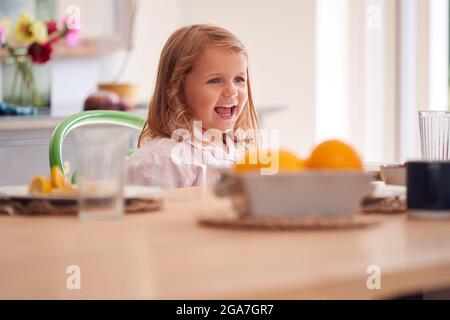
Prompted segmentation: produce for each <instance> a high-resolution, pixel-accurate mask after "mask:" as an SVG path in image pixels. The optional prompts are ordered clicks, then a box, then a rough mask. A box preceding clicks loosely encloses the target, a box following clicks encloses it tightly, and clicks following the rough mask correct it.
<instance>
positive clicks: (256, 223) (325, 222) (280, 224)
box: [197, 214, 382, 230]
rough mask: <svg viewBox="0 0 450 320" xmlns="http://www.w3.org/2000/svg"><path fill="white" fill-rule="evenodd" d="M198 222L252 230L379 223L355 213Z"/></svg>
mask: <svg viewBox="0 0 450 320" xmlns="http://www.w3.org/2000/svg"><path fill="white" fill-rule="evenodd" d="M197 221H198V223H199V224H200V225H202V226H205V227H216V228H225V229H252V230H344V229H363V228H368V227H373V226H376V225H379V224H381V222H382V220H381V219H380V218H376V217H369V216H362V215H356V216H354V217H348V218H330V217H304V218H285V217H248V216H247V217H239V216H238V215H236V214H215V215H208V216H202V217H199V218H198V219H197Z"/></svg>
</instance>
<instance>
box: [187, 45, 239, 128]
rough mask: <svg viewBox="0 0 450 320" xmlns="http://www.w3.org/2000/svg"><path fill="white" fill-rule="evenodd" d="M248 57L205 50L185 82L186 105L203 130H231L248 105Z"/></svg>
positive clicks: (214, 49)
mask: <svg viewBox="0 0 450 320" xmlns="http://www.w3.org/2000/svg"><path fill="white" fill-rule="evenodd" d="M247 97H248V92H247V58H246V57H245V56H244V55H243V54H241V53H236V52H233V51H232V50H230V49H226V48H220V47H206V48H205V49H204V50H203V51H202V52H201V54H200V55H199V57H198V58H197V60H196V62H195V64H194V67H193V69H192V71H191V72H190V73H189V74H188V75H187V76H186V79H185V83H184V98H185V102H186V104H187V106H188V108H189V110H190V111H191V113H192V115H193V117H194V119H195V120H199V121H202V126H203V129H218V130H220V131H221V132H227V131H230V130H231V129H233V128H234V124H235V123H236V120H237V118H238V117H239V115H240V114H241V112H242V110H243V109H244V106H245V104H246V103H247Z"/></svg>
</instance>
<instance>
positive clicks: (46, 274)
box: [0, 188, 450, 299]
mask: <svg viewBox="0 0 450 320" xmlns="http://www.w3.org/2000/svg"><path fill="white" fill-rule="evenodd" d="M205 192H209V190H208V191H204V190H201V189H195V188H194V189H184V190H182V189H179V190H172V191H169V192H168V193H167V197H166V205H165V207H164V209H163V210H162V211H159V212H153V213H140V214H128V215H126V216H124V217H123V218H122V219H121V220H118V221H107V222H86V221H80V220H79V219H78V218H77V217H49V216H47V217H44V216H41V217H17V216H16V217H11V216H7V215H0V298H1V299H29V298H33V299H34V298H37V299H48V298H56V299H60V298H64V299H81V298H87V299H91V298H100V299H110V298H119V299H241V298H245V299H246V298H249V299H266V298H267V299H301V298H318V299H325V298H338V299H347V298H357V299H366V298H390V297H393V296H396V295H401V294H408V293H410V292H415V291H421V290H432V289H439V288H442V287H450V221H439V222H437V221H420V220H412V219H408V218H407V216H406V215H404V214H400V215H392V216H383V223H382V224H381V225H379V226H377V227H373V228H370V229H363V230H352V231H350V230H347V231H337V230H335V231H244V230H226V229H216V228H208V227H203V226H200V225H199V224H198V223H197V222H196V217H197V215H198V214H201V213H202V210H205V208H206V210H208V211H211V210H216V209H217V208H225V207H227V206H229V205H230V204H229V203H228V202H227V201H215V202H210V203H207V206H204V205H203V204H204V202H202V199H204V197H205ZM206 199H210V198H209V197H206ZM70 265H77V266H79V267H80V270H81V277H80V279H81V289H79V290H77V289H74V290H69V289H68V288H67V286H66V282H67V279H68V277H69V276H70V275H69V274H68V273H66V271H67V268H68V266H70ZM370 265H377V266H379V267H380V270H381V289H379V290H377V289H373V290H369V289H368V288H367V285H366V281H367V278H368V277H369V274H368V273H367V268H368V266H370Z"/></svg>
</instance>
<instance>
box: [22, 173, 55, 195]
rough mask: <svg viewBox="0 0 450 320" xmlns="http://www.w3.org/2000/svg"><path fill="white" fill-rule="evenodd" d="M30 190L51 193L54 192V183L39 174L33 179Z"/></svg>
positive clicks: (30, 191)
mask: <svg viewBox="0 0 450 320" xmlns="http://www.w3.org/2000/svg"><path fill="white" fill-rule="evenodd" d="M28 192H29V193H30V194H50V193H52V184H51V182H50V180H48V179H47V178H46V177H43V176H37V177H34V178H33V179H31V181H30V184H29V185H28Z"/></svg>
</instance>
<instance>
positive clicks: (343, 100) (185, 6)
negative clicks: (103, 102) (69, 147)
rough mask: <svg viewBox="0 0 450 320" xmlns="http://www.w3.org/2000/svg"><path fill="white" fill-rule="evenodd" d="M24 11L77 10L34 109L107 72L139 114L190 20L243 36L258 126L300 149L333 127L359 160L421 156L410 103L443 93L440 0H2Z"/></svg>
mask: <svg viewBox="0 0 450 320" xmlns="http://www.w3.org/2000/svg"><path fill="white" fill-rule="evenodd" d="M23 11H27V12H29V13H30V14H31V15H33V16H34V17H36V18H37V19H43V20H46V19H51V18H57V17H61V16H63V15H64V14H67V13H68V12H70V13H72V14H73V13H75V14H76V15H79V17H80V21H81V26H82V28H81V37H80V41H79V43H78V44H77V46H75V47H68V46H64V45H62V44H61V45H60V46H59V47H57V48H56V49H55V50H54V52H53V57H52V59H51V61H49V62H48V64H49V70H50V71H48V72H49V73H50V80H49V82H50V87H51V90H50V92H51V100H50V101H51V103H50V106H49V108H48V109H47V115H41V116H40V117H39V119H42V118H43V117H45V116H46V117H48V118H50V119H53V118H58V119H60V118H61V117H65V116H67V115H69V114H72V113H74V112H78V111H81V110H82V109H83V107H84V103H85V101H86V98H87V97H88V96H89V95H92V94H94V93H95V92H96V91H98V89H99V86H98V85H99V84H100V83H110V82H113V83H122V84H128V85H130V86H131V88H132V93H131V95H132V100H133V105H132V107H131V108H130V112H136V113H140V114H142V115H145V114H146V108H147V104H148V102H149V99H150V96H151V94H152V89H153V86H154V83H155V78H156V70H157V64H158V59H159V54H160V52H161V49H162V47H163V45H164V43H165V41H166V40H167V38H168V36H169V35H170V34H171V33H172V32H173V31H174V30H175V29H177V28H178V27H180V26H183V25H187V24H193V23H213V24H216V25H219V26H223V27H225V28H227V29H229V30H230V31H232V32H233V33H235V34H236V35H237V36H238V37H239V38H240V39H241V40H242V41H243V42H244V44H245V45H246V46H247V48H248V51H249V65H250V73H251V78H252V80H251V81H252V89H253V92H254V100H255V103H256V106H257V109H258V113H259V115H260V117H261V120H262V123H263V127H264V128H269V129H270V128H273V129H279V130H280V137H281V145H282V146H285V147H287V148H291V149H292V150H294V151H296V152H297V153H299V154H300V155H305V154H307V153H308V152H309V151H310V149H311V148H312V146H313V145H314V144H315V143H317V142H319V141H321V140H323V139H325V138H329V137H337V138H342V139H345V140H346V141H348V142H350V143H351V144H353V145H354V146H355V147H356V148H357V149H358V150H359V151H360V153H361V154H362V155H363V157H364V160H365V161H366V162H403V161H405V160H406V159H410V158H414V157H418V156H419V154H420V153H419V139H418V137H419V134H418V121H417V111H418V110H428V109H432V110H447V109H448V105H449V102H448V93H449V89H448V88H449V81H448V70H449V53H448V52H449V51H448V43H449V19H448V17H449V4H448V0H332V1H331V0H278V1H273V0H228V1H218V0H145V1H142V0H141V1H139V0H95V1H92V0H33V1H31V0H30V1H25V0H0V19H2V18H4V17H7V18H8V19H9V20H11V21H12V22H13V21H15V20H16V19H17V18H18V16H19V15H20V13H21V12H23ZM3 60H4V59H3ZM2 68H3V75H4V74H5V72H4V69H5V63H2ZM0 72H2V71H1V69H0ZM0 81H3V84H4V82H5V81H9V80H8V79H5V76H3V77H0ZM1 88H4V85H3V86H0V91H1V90H2V89H1ZM40 114H45V108H44V109H42V110H41V112H40ZM7 121H10V122H11V121H15V123H17V121H18V119H17V117H15V118H14V120H12V119H11V118H10V117H8V120H3V121H2V122H0V124H1V126H4V130H3V131H1V132H0V134H2V135H3V136H4V137H6V135H7V131H6V129H5V128H6V126H7V124H6V123H7ZM0 140H1V139H0ZM0 152H5V151H4V149H2V148H1V147H0ZM4 155H5V153H4ZM0 160H1V158H0Z"/></svg>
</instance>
